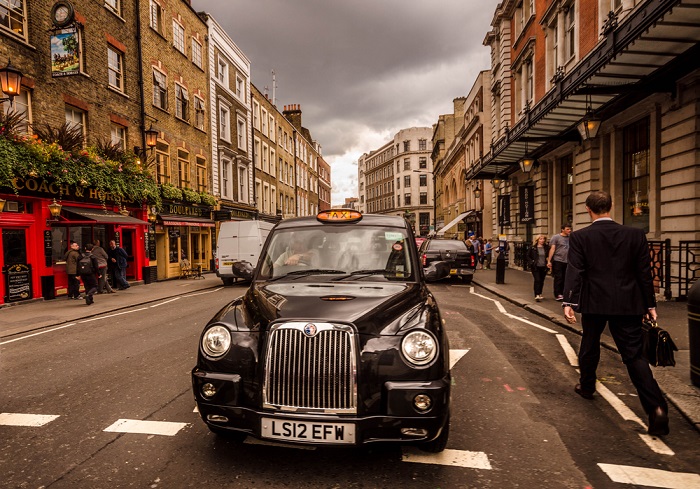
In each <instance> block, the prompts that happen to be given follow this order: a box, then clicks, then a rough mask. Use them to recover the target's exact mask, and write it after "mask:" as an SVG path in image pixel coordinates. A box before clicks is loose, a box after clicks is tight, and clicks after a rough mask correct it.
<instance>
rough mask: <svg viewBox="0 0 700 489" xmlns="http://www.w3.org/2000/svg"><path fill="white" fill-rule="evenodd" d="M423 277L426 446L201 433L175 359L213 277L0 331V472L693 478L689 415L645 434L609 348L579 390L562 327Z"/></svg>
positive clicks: (19, 478) (449, 482) (382, 482)
mask: <svg viewBox="0 0 700 489" xmlns="http://www.w3.org/2000/svg"><path fill="white" fill-rule="evenodd" d="M431 289H432V290H433V292H434V293H435V295H436V297H437V300H438V303H439V305H440V308H441V311H442V313H443V316H444V318H445V320H446V322H447V324H448V328H449V334H450V342H451V344H450V348H451V350H452V352H453V354H452V361H453V362H455V363H454V367H453V378H454V383H455V385H454V389H453V399H452V402H453V404H452V406H453V407H452V409H453V410H452V430H451V436H450V441H449V443H448V450H446V451H445V452H443V454H441V455H438V456H436V455H427V454H423V453H422V452H419V451H416V450H413V449H410V448H407V447H400V446H394V445H380V446H373V447H370V448H365V449H354V448H345V449H328V448H319V449H311V450H305V449H299V448H295V447H289V446H278V445H273V444H259V443H248V442H246V443H245V444H242V445H238V444H235V443H231V442H228V441H226V440H222V439H220V438H218V437H217V436H215V435H214V434H212V433H210V432H209V431H208V429H207V428H206V427H205V426H204V424H203V423H202V421H201V419H200V418H199V415H198V414H197V413H196V412H194V407H195V405H194V402H193V396H192V393H191V385H190V370H191V368H192V367H193V365H194V363H195V357H196V351H197V341H198V338H199V334H200V332H201V329H202V327H203V326H204V324H205V322H206V320H207V319H208V318H209V317H210V316H211V315H213V313H214V312H215V311H216V310H218V308H219V307H221V306H223V305H224V304H225V303H226V302H228V301H229V300H231V298H233V297H235V296H236V295H238V294H239V293H240V292H241V291H242V288H240V287H227V288H224V289H220V290H215V289H211V290H208V291H201V292H198V293H196V294H189V295H185V296H183V297H181V298H180V299H178V300H177V301H172V300H171V299H164V300H162V301H160V302H156V303H153V304H148V305H144V306H135V307H133V308H131V309H127V310H124V311H120V313H119V314H116V315H111V314H105V315H103V316H98V317H95V318H90V319H88V320H85V321H77V322H76V323H74V324H71V325H67V326H66V327H62V328H60V329H55V328H47V329H45V330H43V331H40V333H42V334H37V333H39V332H37V331H33V332H31V333H25V334H19V335H16V336H14V337H9V338H3V340H0V413H3V414H0V474H2V476H1V477H0V487H8V488H10V487H12V488H15V487H17V488H54V489H57V488H71V489H74V488H121V487H135V488H153V489H156V488H180V487H196V488H202V487H227V488H247V487H251V488H252V487H255V488H268V487H269V488H284V487H293V488H297V487H305V488H335V487H337V488H341V487H342V488H345V487H350V488H385V487H408V488H413V487H415V488H422V489H423V488H453V487H454V488H463V487H474V488H477V487H478V488H482V487H488V488H506V487H551V488H559V487H561V488H587V487H592V488H616V487H620V488H622V487H678V488H684V489H686V488H692V487H700V475H698V472H700V469H698V468H699V467H700V450H699V449H698V446H700V444H699V443H698V441H699V440H698V438H699V436H698V433H697V431H695V430H694V429H692V428H691V427H690V426H689V425H688V424H687V423H686V422H685V420H684V419H683V418H682V417H681V416H680V415H679V413H678V412H676V411H672V412H671V413H670V418H671V430H672V431H671V435H670V436H668V437H665V438H664V440H658V439H651V438H649V437H645V435H644V429H643V426H642V425H641V424H640V423H645V422H646V420H645V419H644V416H643V413H642V412H641V408H640V406H639V402H638V399H637V398H636V396H634V394H633V393H634V389H633V387H632V386H631V384H630V382H629V380H628V378H627V374H626V371H625V369H624V366H623V365H622V363H621V362H620V360H619V357H617V356H615V355H614V354H612V353H611V352H608V351H607V350H603V352H602V361H601V369H600V370H599V377H600V378H601V380H602V389H603V390H604V391H607V393H609V395H608V394H606V397H603V396H597V399H596V400H595V401H587V400H584V399H581V398H580V397H578V396H576V395H575V394H574V393H573V385H574V384H575V383H576V378H577V374H576V370H575V367H574V366H572V365H571V352H572V351H573V350H571V351H570V352H569V353H570V355H569V356H567V349H566V345H571V346H573V349H575V350H577V348H578V341H579V339H578V337H577V336H575V335H573V334H570V333H568V332H566V331H564V330H557V329H556V327H555V326H553V325H552V324H551V323H548V322H546V321H544V320H542V319H538V318H537V317H535V316H534V315H533V316H532V317H523V314H525V313H524V312H523V310H522V309H519V308H517V307H515V306H511V305H510V304H507V303H503V304H501V303H500V302H498V299H497V298H496V297H495V296H491V295H489V294H488V293H485V292H484V291H483V289H478V288H476V289H473V288H471V287H467V286H462V285H457V284H440V285H434V286H432V287H431ZM543 328H544V329H543ZM142 422H148V423H145V424H144V423H142ZM615 481H619V482H615Z"/></svg>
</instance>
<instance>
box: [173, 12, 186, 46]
mask: <svg viewBox="0 0 700 489" xmlns="http://www.w3.org/2000/svg"><path fill="white" fill-rule="evenodd" d="M173 46H175V49H177V50H178V51H180V52H181V53H182V54H185V28H184V27H182V25H180V24H179V23H178V22H176V21H175V20H173Z"/></svg>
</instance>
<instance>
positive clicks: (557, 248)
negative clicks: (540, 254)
mask: <svg viewBox="0 0 700 489" xmlns="http://www.w3.org/2000/svg"><path fill="white" fill-rule="evenodd" d="M570 234H571V224H569V223H567V224H564V225H563V226H562V227H561V232H560V233H559V234H555V235H554V236H552V239H550V240H549V255H547V268H550V269H551V270H552V275H553V276H554V299H555V300H558V301H561V300H564V277H566V266H567V255H568V254H569V235H570Z"/></svg>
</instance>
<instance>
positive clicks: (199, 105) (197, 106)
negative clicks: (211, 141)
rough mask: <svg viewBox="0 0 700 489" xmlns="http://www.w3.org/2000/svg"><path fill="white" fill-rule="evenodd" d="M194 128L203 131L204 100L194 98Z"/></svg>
mask: <svg viewBox="0 0 700 489" xmlns="http://www.w3.org/2000/svg"><path fill="white" fill-rule="evenodd" d="M194 127H196V128H197V129H200V130H202V131H203V130H204V100H202V99H201V98H199V97H195V98H194Z"/></svg>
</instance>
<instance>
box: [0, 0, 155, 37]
mask: <svg viewBox="0 0 700 489" xmlns="http://www.w3.org/2000/svg"><path fill="white" fill-rule="evenodd" d="M0 1H1V0H0ZM163 17H164V12H163V9H162V8H161V6H160V5H158V2H156V1H155V0H151V19H150V26H151V28H152V29H154V30H155V31H156V32H158V33H159V34H160V35H163Z"/></svg>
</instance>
